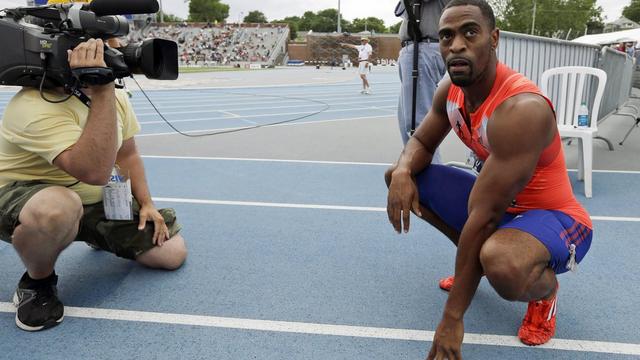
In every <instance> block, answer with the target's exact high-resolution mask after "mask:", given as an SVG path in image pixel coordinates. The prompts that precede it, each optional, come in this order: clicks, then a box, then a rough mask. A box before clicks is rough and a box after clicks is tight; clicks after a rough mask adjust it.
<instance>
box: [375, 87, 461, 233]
mask: <svg viewBox="0 0 640 360" xmlns="http://www.w3.org/2000/svg"><path fill="white" fill-rule="evenodd" d="M450 85H451V82H450V81H449V80H445V81H443V82H442V84H440V85H439V86H438V88H437V89H436V93H435V94H434V96H433V106H432V107H431V110H429V112H428V113H427V115H426V116H425V118H424V120H423V121H422V123H421V124H420V126H418V128H417V129H416V132H415V134H414V135H413V136H412V137H411V138H410V139H409V141H408V142H407V145H406V146H405V148H404V150H403V151H402V153H401V154H400V159H398V162H397V163H396V164H394V165H393V166H392V167H391V168H389V170H387V172H386V174H385V180H386V181H387V185H388V186H389V195H388V198H387V215H388V216H389V221H390V222H391V225H393V228H394V229H395V230H396V231H397V232H401V230H402V229H404V231H405V232H407V231H409V219H410V213H411V210H413V211H414V212H415V213H416V214H419V213H420V206H419V203H418V190H417V188H416V184H415V181H414V180H413V177H414V176H415V175H416V174H418V173H420V172H421V171H422V170H424V169H425V168H426V167H427V166H429V164H430V163H431V160H432V158H433V154H434V153H435V151H436V149H437V148H438V146H439V145H440V143H441V142H442V140H444V138H445V137H446V136H447V134H448V133H449V131H451V125H450V124H449V119H448V117H447V93H448V92H449V86H450Z"/></svg>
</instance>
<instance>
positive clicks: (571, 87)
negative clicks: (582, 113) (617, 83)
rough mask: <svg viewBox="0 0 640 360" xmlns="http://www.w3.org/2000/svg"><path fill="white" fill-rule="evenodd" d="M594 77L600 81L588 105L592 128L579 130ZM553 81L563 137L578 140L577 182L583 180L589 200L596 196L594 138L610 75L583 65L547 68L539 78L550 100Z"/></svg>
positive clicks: (557, 115) (558, 119) (555, 103)
mask: <svg viewBox="0 0 640 360" xmlns="http://www.w3.org/2000/svg"><path fill="white" fill-rule="evenodd" d="M592 76H595V77H596V78H597V79H598V85H597V88H596V93H595V97H594V99H593V101H592V102H590V104H589V105H588V107H589V126H588V127H578V110H579V108H580V105H581V104H582V103H583V102H585V103H589V102H588V101H587V99H588V98H589V96H590V95H591V94H590V93H589V92H590V91H585V86H589V84H592V81H591V80H592V79H593V78H592ZM550 80H556V81H555V83H554V84H555V85H556V86H554V89H555V90H556V91H555V92H554V93H555V94H557V96H556V97H555V98H556V99H555V100H556V101H554V105H555V107H556V120H557V123H558V130H559V132H560V136H561V137H569V138H578V180H584V194H585V196H586V197H588V198H590V197H591V196H592V195H593V194H592V191H591V179H592V175H591V173H592V169H593V138H594V137H596V134H597V132H598V112H599V111H600V102H601V101H602V95H603V94H604V87H605V85H606V83H607V73H605V72H604V71H603V70H600V69H596V68H591V67H583V66H564V67H557V68H552V69H548V70H546V71H545V72H543V73H542V76H541V77H540V89H541V90H542V92H543V93H544V94H545V95H547V96H548V97H549V98H550V99H551V95H552V91H551V88H550V86H551V85H552V84H550ZM585 93H586V94H585ZM583 95H584V98H583Z"/></svg>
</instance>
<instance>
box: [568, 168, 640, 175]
mask: <svg viewBox="0 0 640 360" xmlns="http://www.w3.org/2000/svg"><path fill="white" fill-rule="evenodd" d="M567 171H569V172H578V170H576V169H568V170H567ZM592 171H593V172H594V173H605V174H634V175H640V171H636V170H592Z"/></svg>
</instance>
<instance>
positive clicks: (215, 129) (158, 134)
mask: <svg viewBox="0 0 640 360" xmlns="http://www.w3.org/2000/svg"><path fill="white" fill-rule="evenodd" d="M380 118H385V119H392V118H393V115H379V116H362V117H355V118H343V119H332V120H310V121H296V122H290V123H286V124H277V125H268V124H264V127H266V126H267V125H268V126H269V127H276V126H278V127H280V126H294V125H315V124H323V123H332V122H339V121H353V120H372V119H380ZM244 128H246V127H244V126H243V127H229V128H214V129H203V130H189V131H183V133H185V134H198V133H208V132H218V131H227V130H237V129H244ZM165 135H167V136H170V135H180V134H178V133H177V132H175V131H173V132H165V133H153V134H139V135H136V138H139V137H147V136H165Z"/></svg>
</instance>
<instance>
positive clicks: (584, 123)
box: [578, 103, 589, 127]
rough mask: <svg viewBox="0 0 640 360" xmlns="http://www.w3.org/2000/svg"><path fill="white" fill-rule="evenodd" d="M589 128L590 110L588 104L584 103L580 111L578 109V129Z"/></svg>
mask: <svg viewBox="0 0 640 360" xmlns="http://www.w3.org/2000/svg"><path fill="white" fill-rule="evenodd" d="M588 126H589V109H588V108H587V104H585V103H582V105H580V109H578V127H588Z"/></svg>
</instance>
